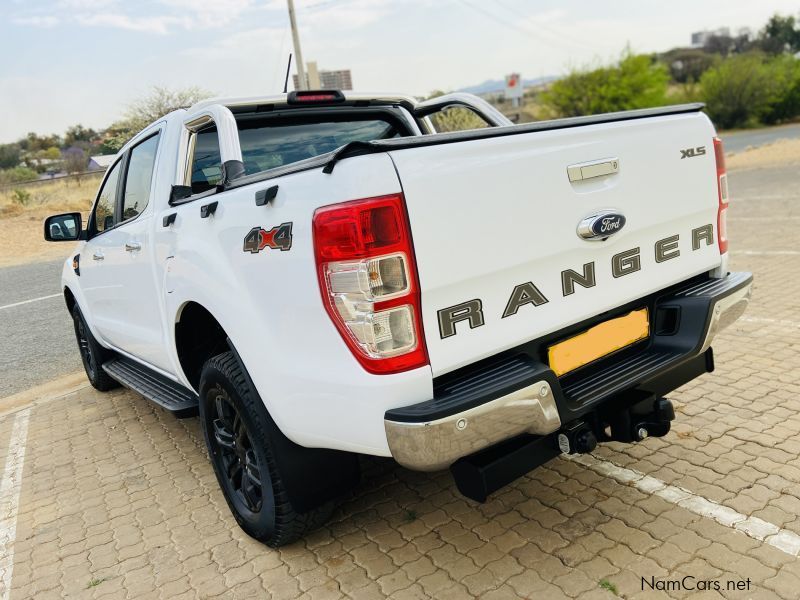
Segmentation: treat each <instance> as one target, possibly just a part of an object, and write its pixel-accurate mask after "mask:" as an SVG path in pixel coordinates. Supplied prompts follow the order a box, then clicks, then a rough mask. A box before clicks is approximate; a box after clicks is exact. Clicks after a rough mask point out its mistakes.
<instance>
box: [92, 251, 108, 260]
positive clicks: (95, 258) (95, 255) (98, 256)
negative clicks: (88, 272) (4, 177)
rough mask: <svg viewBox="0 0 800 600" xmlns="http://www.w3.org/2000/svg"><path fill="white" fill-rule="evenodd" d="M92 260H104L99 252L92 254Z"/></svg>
mask: <svg viewBox="0 0 800 600" xmlns="http://www.w3.org/2000/svg"><path fill="white" fill-rule="evenodd" d="M92 258H93V259H94V260H104V259H105V256H103V253H102V252H99V251H98V252H95V253H94V254H92Z"/></svg>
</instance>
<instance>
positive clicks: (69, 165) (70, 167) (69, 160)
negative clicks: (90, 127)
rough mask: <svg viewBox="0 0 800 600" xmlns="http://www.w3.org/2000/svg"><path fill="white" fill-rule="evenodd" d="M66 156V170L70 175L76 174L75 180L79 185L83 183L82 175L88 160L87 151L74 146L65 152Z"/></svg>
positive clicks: (64, 155)
mask: <svg viewBox="0 0 800 600" xmlns="http://www.w3.org/2000/svg"><path fill="white" fill-rule="evenodd" d="M63 157H64V170H65V171H66V172H67V173H69V174H70V175H75V181H76V182H77V184H78V185H80V184H81V177H80V175H81V174H82V173H83V172H84V171H86V166H87V163H88V160H87V158H86V153H85V152H84V151H83V149H82V148H78V147H77V146H73V147H72V148H68V149H67V150H65V151H64V152H63Z"/></svg>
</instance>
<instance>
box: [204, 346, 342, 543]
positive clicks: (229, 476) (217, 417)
mask: <svg viewBox="0 0 800 600" xmlns="http://www.w3.org/2000/svg"><path fill="white" fill-rule="evenodd" d="M200 421H201V423H202V426H203V434H204V436H205V440H206V446H207V448H208V454H209V457H210V459H211V464H212V465H213V466H214V473H216V475H217V481H219V485H220V487H221V488H222V492H223V494H224V496H225V500H226V501H227V503H228V506H229V507H230V509H231V512H232V513H233V516H234V517H235V519H236V521H237V522H238V523H239V526H240V527H241V528H242V529H243V530H244V531H245V533H247V534H248V535H250V536H251V537H253V538H255V539H257V540H259V541H261V542H263V543H265V544H267V545H268V546H272V547H273V548H277V547H278V546H283V545H285V544H289V543H291V542H293V541H295V540H297V539H298V538H300V537H301V536H303V535H304V534H305V533H306V532H308V531H311V530H313V529H315V528H317V527H319V526H320V525H322V524H323V523H324V522H325V521H327V520H328V518H329V517H330V515H331V513H332V512H333V508H334V502H326V503H324V504H323V505H322V506H320V507H317V508H314V509H311V510H308V511H306V512H300V511H298V510H297V509H296V507H295V506H293V504H292V502H291V501H290V500H289V496H288V494H287V492H286V487H285V485H284V482H283V479H282V478H281V476H280V473H279V469H278V467H277V463H276V460H275V440H274V438H275V437H276V436H281V435H283V434H282V433H281V432H280V430H278V428H277V426H276V425H275V423H274V422H273V421H272V419H271V417H270V416H269V414H268V413H267V409H266V407H265V406H264V404H263V402H262V401H261V399H260V398H259V397H258V395H257V394H255V393H254V392H253V391H252V390H251V389H250V386H249V384H248V381H247V379H246V377H245V375H244V373H243V372H242V369H241V367H240V366H239V362H238V361H237V359H236V357H235V356H234V354H233V352H225V353H223V354H220V355H218V356H215V357H214V358H212V359H210V360H209V361H208V362H206V364H205V365H204V367H203V372H202V374H201V376H200Z"/></svg>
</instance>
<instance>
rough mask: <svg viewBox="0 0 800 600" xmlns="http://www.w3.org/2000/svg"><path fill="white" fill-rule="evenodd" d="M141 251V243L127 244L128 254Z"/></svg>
mask: <svg viewBox="0 0 800 600" xmlns="http://www.w3.org/2000/svg"><path fill="white" fill-rule="evenodd" d="M141 249H142V245H141V244H140V243H139V242H125V250H126V251H127V252H136V251H137V250H141Z"/></svg>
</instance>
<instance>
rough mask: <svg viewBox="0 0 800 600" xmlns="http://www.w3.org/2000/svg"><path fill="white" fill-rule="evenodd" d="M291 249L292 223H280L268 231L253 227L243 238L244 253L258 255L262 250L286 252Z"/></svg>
mask: <svg viewBox="0 0 800 600" xmlns="http://www.w3.org/2000/svg"><path fill="white" fill-rule="evenodd" d="M291 247H292V222H291V221H289V222H288V223H281V224H280V225H278V226H277V227H273V228H272V229H270V230H269V231H267V230H266V229H262V228H261V227H253V228H252V229H251V230H250V232H249V233H248V234H247V235H246V236H245V237H244V251H245V252H250V253H252V254H258V253H259V252H261V251H262V250H263V249H264V248H272V249H273V250H280V251H281V252H286V251H287V250H290V249H291Z"/></svg>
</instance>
